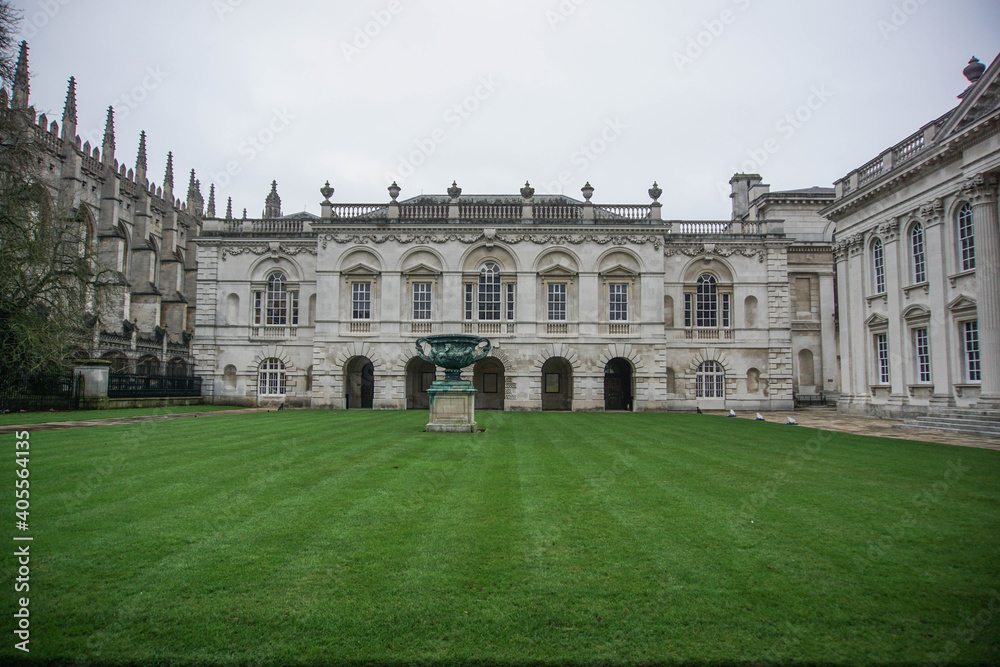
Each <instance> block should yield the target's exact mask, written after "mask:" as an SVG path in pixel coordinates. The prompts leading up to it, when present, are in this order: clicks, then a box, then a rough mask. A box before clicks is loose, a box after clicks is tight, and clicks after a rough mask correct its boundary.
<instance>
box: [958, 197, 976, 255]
mask: <svg viewBox="0 0 1000 667" xmlns="http://www.w3.org/2000/svg"><path fill="white" fill-rule="evenodd" d="M958 250H959V253H961V257H960V258H959V259H961V261H962V270H963V271H972V270H973V269H975V268H976V227H975V223H974V222H973V219H972V207H971V206H970V205H969V204H966V205H965V206H963V207H962V210H961V211H959V212H958Z"/></svg>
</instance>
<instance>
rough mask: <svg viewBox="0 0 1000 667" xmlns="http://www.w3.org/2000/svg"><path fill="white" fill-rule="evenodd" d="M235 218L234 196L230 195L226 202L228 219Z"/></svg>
mask: <svg viewBox="0 0 1000 667" xmlns="http://www.w3.org/2000/svg"><path fill="white" fill-rule="evenodd" d="M232 219H233V198H232V197H230V198H229V201H228V202H226V220H232Z"/></svg>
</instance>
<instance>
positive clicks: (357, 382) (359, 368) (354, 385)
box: [344, 356, 375, 410]
mask: <svg viewBox="0 0 1000 667" xmlns="http://www.w3.org/2000/svg"><path fill="white" fill-rule="evenodd" d="M344 407H345V408H346V409H348V410H351V409H360V410H371V409H373V408H374V407H375V364H374V363H373V362H372V360H371V359H369V358H368V357H365V356H356V357H351V358H350V359H348V360H347V362H346V363H345V364H344Z"/></svg>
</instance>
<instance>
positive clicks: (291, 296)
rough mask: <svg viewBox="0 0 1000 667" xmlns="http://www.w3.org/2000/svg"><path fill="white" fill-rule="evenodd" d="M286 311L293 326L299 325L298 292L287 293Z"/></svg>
mask: <svg viewBox="0 0 1000 667" xmlns="http://www.w3.org/2000/svg"><path fill="white" fill-rule="evenodd" d="M288 311H289V320H290V321H291V323H292V326H293V327H297V326H299V293H298V292H289V293H288Z"/></svg>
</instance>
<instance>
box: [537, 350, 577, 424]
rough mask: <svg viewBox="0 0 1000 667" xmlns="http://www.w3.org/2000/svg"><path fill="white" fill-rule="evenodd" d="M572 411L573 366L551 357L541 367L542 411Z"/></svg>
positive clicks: (560, 358) (563, 360)
mask: <svg viewBox="0 0 1000 667" xmlns="http://www.w3.org/2000/svg"><path fill="white" fill-rule="evenodd" d="M572 409H573V366H572V365H570V363H569V362H568V361H566V360H565V359H563V358H562V357H553V358H551V359H549V360H548V361H546V362H545V364H544V365H543V366H542V410H566V411H568V410H572Z"/></svg>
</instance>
